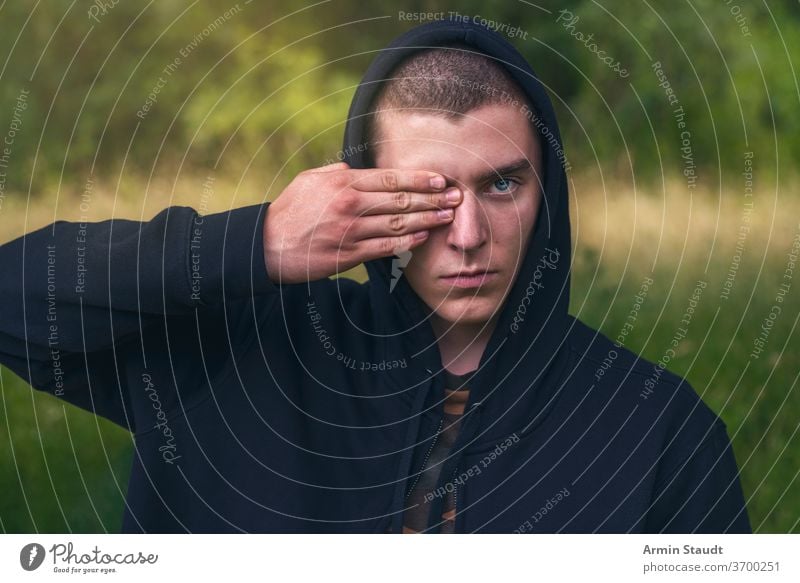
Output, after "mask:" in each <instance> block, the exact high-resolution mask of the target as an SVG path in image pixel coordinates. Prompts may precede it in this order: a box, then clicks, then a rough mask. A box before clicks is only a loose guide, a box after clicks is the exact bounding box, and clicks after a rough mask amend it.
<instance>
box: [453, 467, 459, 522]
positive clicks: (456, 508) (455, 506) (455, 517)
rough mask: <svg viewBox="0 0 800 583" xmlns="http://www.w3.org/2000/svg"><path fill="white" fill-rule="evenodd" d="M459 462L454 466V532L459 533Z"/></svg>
mask: <svg viewBox="0 0 800 583" xmlns="http://www.w3.org/2000/svg"><path fill="white" fill-rule="evenodd" d="M457 472H458V464H456V467H455V468H453V533H457V532H458V530H457V529H456V523H457V522H458V484H456V473H457Z"/></svg>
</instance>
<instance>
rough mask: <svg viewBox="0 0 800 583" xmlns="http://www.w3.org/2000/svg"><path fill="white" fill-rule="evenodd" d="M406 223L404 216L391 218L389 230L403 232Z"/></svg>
mask: <svg viewBox="0 0 800 583" xmlns="http://www.w3.org/2000/svg"><path fill="white" fill-rule="evenodd" d="M405 224H406V221H405V217H404V216H403V215H392V216H390V217H389V228H390V229H391V230H392V231H402V230H403V227H404V226H405Z"/></svg>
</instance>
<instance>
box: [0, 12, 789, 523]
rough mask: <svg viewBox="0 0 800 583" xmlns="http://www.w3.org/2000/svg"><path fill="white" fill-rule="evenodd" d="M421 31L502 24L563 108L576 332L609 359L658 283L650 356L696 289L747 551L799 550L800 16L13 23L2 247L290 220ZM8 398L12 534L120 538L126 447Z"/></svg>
mask: <svg viewBox="0 0 800 583" xmlns="http://www.w3.org/2000/svg"><path fill="white" fill-rule="evenodd" d="M420 13H444V16H445V17H447V16H448V14H450V13H454V14H455V13H458V14H459V15H466V16H468V17H471V16H477V17H478V18H479V19H483V20H486V21H487V22H488V23H489V25H490V26H493V27H494V28H496V29H497V30H498V31H499V32H500V33H501V34H505V35H506V36H507V37H508V38H509V40H510V41H511V42H512V43H514V44H515V46H517V47H518V49H519V50H520V51H521V52H522V53H523V54H524V55H525V56H526V58H527V59H528V60H529V62H530V63H531V64H532V66H533V67H534V69H535V70H536V72H537V73H538V75H539V76H540V78H541V79H542V81H543V83H544V84H545V85H546V86H547V87H548V89H549V91H550V94H551V98H552V99H553V102H554V105H555V107H556V110H557V113H558V116H559V120H560V124H561V131H562V134H563V138H564V145H565V151H566V156H567V159H568V162H569V165H570V170H569V173H568V176H569V179H570V186H571V193H570V196H571V201H570V204H571V210H572V214H573V219H572V220H573V223H572V224H573V239H574V250H575V254H574V266H573V290H572V300H571V302H572V303H571V310H570V311H571V313H572V314H574V315H576V316H577V317H578V318H580V319H582V320H584V321H585V322H586V323H588V324H589V325H591V326H594V327H595V328H598V329H600V330H601V331H602V332H604V333H605V334H606V335H608V336H609V337H610V338H612V339H615V338H617V336H618V335H619V334H620V332H621V330H622V329H623V326H624V324H625V322H626V318H627V316H628V314H629V312H630V310H631V306H632V305H633V303H634V302H635V301H636V295H637V293H638V292H639V291H640V288H641V285H642V281H643V280H644V279H645V278H648V277H649V278H652V279H653V281H654V284H653V285H652V286H651V287H650V289H649V292H648V293H647V297H646V299H645V300H644V301H643V302H642V304H641V311H640V313H639V317H638V319H637V322H636V325H635V326H634V328H633V329H632V331H631V332H630V333H629V334H628V335H627V336H626V337H625V345H626V346H627V347H628V348H630V349H632V350H634V351H636V352H638V353H640V354H641V355H642V356H643V357H644V358H647V359H649V360H652V361H658V360H659V359H661V358H662V357H663V355H664V353H665V351H666V350H667V349H668V348H669V347H670V341H671V339H672V338H673V335H674V334H675V331H676V329H677V327H679V326H680V320H681V318H682V315H683V313H684V311H685V310H686V307H687V302H688V300H689V298H690V296H691V295H692V292H693V290H694V288H695V286H696V285H697V282H698V281H703V282H705V283H706V286H707V287H706V288H705V291H704V292H703V295H702V298H701V300H700V302H699V303H698V306H697V311H696V313H695V316H694V319H693V321H692V324H691V326H690V328H689V333H688V335H687V336H686V338H684V339H683V340H681V342H680V344H679V346H678V348H677V350H676V353H677V356H676V358H674V359H672V360H671V361H670V362H669V365H668V368H669V369H670V370H672V371H674V372H676V373H678V374H681V375H684V376H686V377H687V378H688V380H689V382H690V383H691V384H692V386H693V387H694V388H695V389H696V390H697V392H698V393H699V394H700V395H701V396H702V398H703V399H704V400H705V402H706V403H708V404H709V406H710V407H711V408H712V409H713V410H714V411H715V412H717V413H718V414H719V415H720V416H721V417H722V419H723V420H724V421H725V423H726V424H727V426H728V432H729V435H730V437H731V439H732V442H733V445H734V450H735V453H736V458H737V461H738V463H739V466H740V468H741V472H742V484H743V487H744V491H745V497H746V499H747V501H748V509H749V513H750V518H751V522H752V525H753V528H754V530H755V531H756V532H777V533H786V532H798V531H799V530H800V527H799V524H800V483H798V472H800V442H799V441H798V436H797V432H798V427H800V424H799V422H800V389H798V387H797V384H798V374H799V373H800V354H798V353H799V352H800V351H799V350H798V348H800V343H798V340H797V338H798V333H797V331H796V327H797V323H798V317H800V272H797V271H796V266H795V261H796V260H797V256H796V253H797V248H798V246H799V245H800V189H799V188H798V180H797V179H798V171H797V161H798V160H799V159H800V115H799V114H800V107H798V106H799V105H800V81H798V71H797V69H798V68H799V67H800V4H798V2H796V1H794V0H792V1H790V0H783V1H780V0H770V2H769V3H767V2H765V1H763V0H762V2H745V1H744V0H732V1H728V0H722V1H718V0H687V2H685V3H680V2H679V3H675V2H671V1H666V0H648V1H647V2H629V3H611V2H603V1H597V2H596V1H583V0H581V1H574V2H558V3H556V2H549V1H545V0H541V1H538V2H527V1H504V2H491V3H489V2H485V1H484V2H476V1H468V0H464V1H451V2H446V1H425V2H421V1H418V2H415V1H411V0H400V1H397V0H392V1H388V0H373V1H372V2H369V3H365V2H356V1H355V0H346V1H345V0H330V1H322V2H316V3H307V2H302V1H298V2H292V3H288V2H277V1H267V2H262V1H259V0H252V1H246V0H241V1H240V2H238V3H236V2H232V1H230V0H227V1H220V0H207V1H204V2H198V1H194V2H175V1H166V0H165V1H161V2H155V1H150V2H130V1H127V0H121V1H118V0H106V1H105V2H104V1H102V0H94V1H88V0H81V1H68V0H48V1H47V2H40V1H37V2H33V1H14V2H8V1H5V2H0V30H2V34H1V35H0V135H2V136H3V138H2V139H3V140H4V142H3V145H2V147H0V242H5V241H8V240H10V239H13V238H15V237H18V236H20V235H22V234H23V233H25V232H28V231H30V230H33V229H35V228H38V227H41V226H43V225H46V224H49V223H51V222H53V221H54V220H57V219H66V220H78V219H80V218H81V217H86V218H88V219H89V220H100V219H105V218H109V217H112V216H114V217H125V218H134V219H137V220H147V219H149V218H151V217H152V216H154V215H155V214H156V213H157V212H158V211H159V210H161V209H163V208H164V207H166V206H170V205H176V204H180V205H189V206H193V207H194V208H196V209H198V210H200V211H201V212H204V213H206V212H215V211H219V210H225V209H227V208H231V207H234V206H243V205H246V204H253V203H257V202H261V201H263V200H272V199H274V198H275V197H276V196H277V195H278V194H279V193H280V192H281V189H282V188H283V187H284V186H285V185H286V184H287V183H288V182H289V181H290V180H291V179H292V178H293V177H294V176H295V175H296V174H297V173H298V172H299V171H301V170H303V169H306V168H310V167H316V166H321V165H323V164H325V163H329V162H331V161H336V160H337V157H338V155H339V150H340V148H341V141H342V132H343V127H344V125H343V124H344V122H345V119H346V116H347V111H348V107H349V102H350V99H351V97H352V95H353V92H354V89H355V86H356V85H357V84H358V82H359V80H360V78H361V75H362V74H363V72H364V70H365V69H366V67H367V65H368V63H369V62H370V60H371V59H372V57H373V56H374V54H375V52H376V51H378V50H380V49H381V48H382V47H383V46H384V45H385V44H387V43H388V42H389V41H390V40H391V39H392V38H394V37H395V36H396V35H398V34H400V33H401V32H403V31H404V30H407V29H408V28H410V27H412V26H414V25H415V24H417V23H418V22H419V21H420V19H422V20H423V21H424V20H425V18H427V17H426V16H425V15H421V14H420ZM409 15H411V16H409ZM414 15H416V16H414ZM431 16H433V15H431ZM682 124H684V125H682ZM686 132H688V133H686ZM209 181H211V182H213V189H211V191H212V192H213V194H212V195H210V196H209V195H208V192H209V189H205V191H204V188H203V185H204V183H206V184H208V183H209ZM204 192H205V194H204ZM345 275H347V276H348V277H354V278H357V279H363V278H364V277H365V275H366V274H365V272H364V271H363V269H361V268H359V269H355V270H351V272H348V273H347V274H345ZM792 275H794V276H795V277H794V279H792ZM787 286H788V287H787ZM781 289H782V290H783V291H782V292H781ZM779 296H780V298H781V300H783V301H782V302H780V305H781V307H782V310H781V313H780V315H779V317H778V318H776V319H775V321H774V325H773V327H772V328H771V332H770V334H769V337H768V341H767V342H766V345H765V346H764V347H763V351H762V352H761V353H760V354H758V355H757V357H755V356H754V355H753V351H754V347H755V344H754V343H755V341H756V340H757V339H758V338H759V334H760V333H761V331H762V324H763V323H764V321H765V319H766V318H767V317H768V315H769V314H770V311H771V309H772V307H773V306H774V305H776V303H777V302H778V299H777V298H778V297H779ZM0 301H2V298H0ZM0 396H2V399H0V427H1V428H2V429H0V491H1V492H2V493H3V495H2V496H0V531H1V532H117V531H118V530H119V529H120V525H121V517H122V509H123V507H124V495H125V490H126V487H127V479H128V471H129V465H130V461H131V456H132V442H131V436H130V434H128V433H127V432H125V431H123V430H121V429H120V428H119V427H117V426H115V425H113V424H111V423H110V422H108V421H106V420H104V419H100V418H97V417H94V416H93V415H91V414H88V413H85V412H83V411H81V410H78V409H76V408H74V407H72V406H69V405H65V404H64V403H62V402H60V401H58V400H57V399H55V398H53V397H50V396H48V395H44V394H40V393H37V392H35V391H32V390H30V387H29V386H28V385H26V384H25V383H23V382H22V381H21V380H20V379H19V378H18V377H16V376H15V375H14V374H13V373H11V372H10V371H8V370H7V369H3V368H0Z"/></svg>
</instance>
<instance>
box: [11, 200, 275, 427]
mask: <svg viewBox="0 0 800 583" xmlns="http://www.w3.org/2000/svg"><path fill="white" fill-rule="evenodd" d="M269 204H270V203H262V204H260V205H253V206H248V207H241V208H237V209H232V210H229V211H225V212H221V213H216V214H209V215H206V216H200V215H199V214H198V213H197V212H196V211H195V210H194V209H192V208H190V207H179V206H174V207H169V208H166V209H164V210H163V211H161V212H160V213H159V214H158V215H156V216H155V217H154V218H153V219H151V220H149V221H144V222H140V221H132V220H127V219H111V220H106V221H100V222H94V223H79V222H68V221H56V222H55V223H52V224H51V225H48V226H46V227H43V228H41V229H38V230H36V231H32V232H30V233H28V234H26V235H23V236H22V237H19V238H17V239H14V240H12V241H10V242H8V243H6V244H4V245H2V246H0V265H1V266H2V268H3V272H4V273H3V277H2V278H0V297H2V301H0V363H2V364H3V365H5V366H7V367H8V368H9V369H11V370H12V371H13V372H15V373H16V374H17V375H19V376H20V377H22V378H23V379H24V380H25V381H27V382H28V383H30V384H31V385H32V386H33V387H34V388H35V389H37V390H42V391H46V392H49V393H51V394H53V395H55V396H57V397H60V398H62V399H64V400H66V401H68V402H70V403H73V404H75V405H77V406H79V407H82V408H84V409H88V410H90V411H92V412H94V413H96V414H98V415H101V416H103V417H106V418H108V419H111V420H112V421H114V422H116V423H118V424H120V425H122V426H124V427H126V428H129V429H133V428H132V426H131V424H130V423H129V422H128V421H127V420H128V418H129V415H128V413H127V412H126V409H127V407H128V406H129V405H130V402H129V395H128V387H127V386H125V384H124V382H123V380H122V375H120V374H118V373H119V371H118V366H117V365H118V363H119V362H121V361H124V360H125V359H126V355H127V356H130V355H131V351H136V350H138V351H139V352H140V353H141V350H142V341H141V339H142V337H143V334H145V332H147V331H148V330H149V329H151V328H152V327H154V326H158V325H161V326H164V324H165V322H167V323H169V322H170V321H172V322H176V323H177V324H176V325H180V326H187V325H186V324H184V322H189V323H193V320H194V318H187V317H185V316H189V315H192V314H194V313H196V312H197V313H198V314H201V315H203V316H204V318H203V320H204V321H206V322H208V321H209V320H210V324H209V326H211V327H212V328H215V330H216V333H218V334H220V335H224V334H225V333H226V330H229V329H231V328H232V327H233V326H235V325H236V322H238V320H239V319H240V315H239V314H236V313H235V314H231V312H230V310H229V311H228V313H227V321H226V314H225V310H223V309H221V307H222V306H223V305H224V304H228V305H233V306H238V307H237V308H236V309H238V311H239V312H246V309H245V306H246V305H247V302H234V301H232V300H236V299H240V298H248V297H251V296H253V295H262V294H272V293H274V292H276V291H277V289H278V286H276V285H275V284H274V283H273V282H272V281H271V280H270V278H269V276H268V274H267V271H266V264H265V262H264V252H263V237H262V227H263V222H264V220H265V217H266V211H267V207H268V206H269ZM211 332H212V333H214V332H215V331H214V330H212V331H211ZM186 333H188V334H191V333H194V334H195V335H196V334H197V331H196V328H192V329H189V328H188V327H187V330H186ZM228 356H229V354H222V355H221V356H220V357H219V358H223V357H225V358H227V357H228ZM212 358H213V356H212ZM120 383H122V384H120Z"/></svg>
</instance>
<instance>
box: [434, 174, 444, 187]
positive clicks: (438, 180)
mask: <svg viewBox="0 0 800 583" xmlns="http://www.w3.org/2000/svg"><path fill="white" fill-rule="evenodd" d="M444 185H445V181H444V178H443V177H441V176H434V177H433V178H431V188H436V189H439V188H444Z"/></svg>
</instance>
